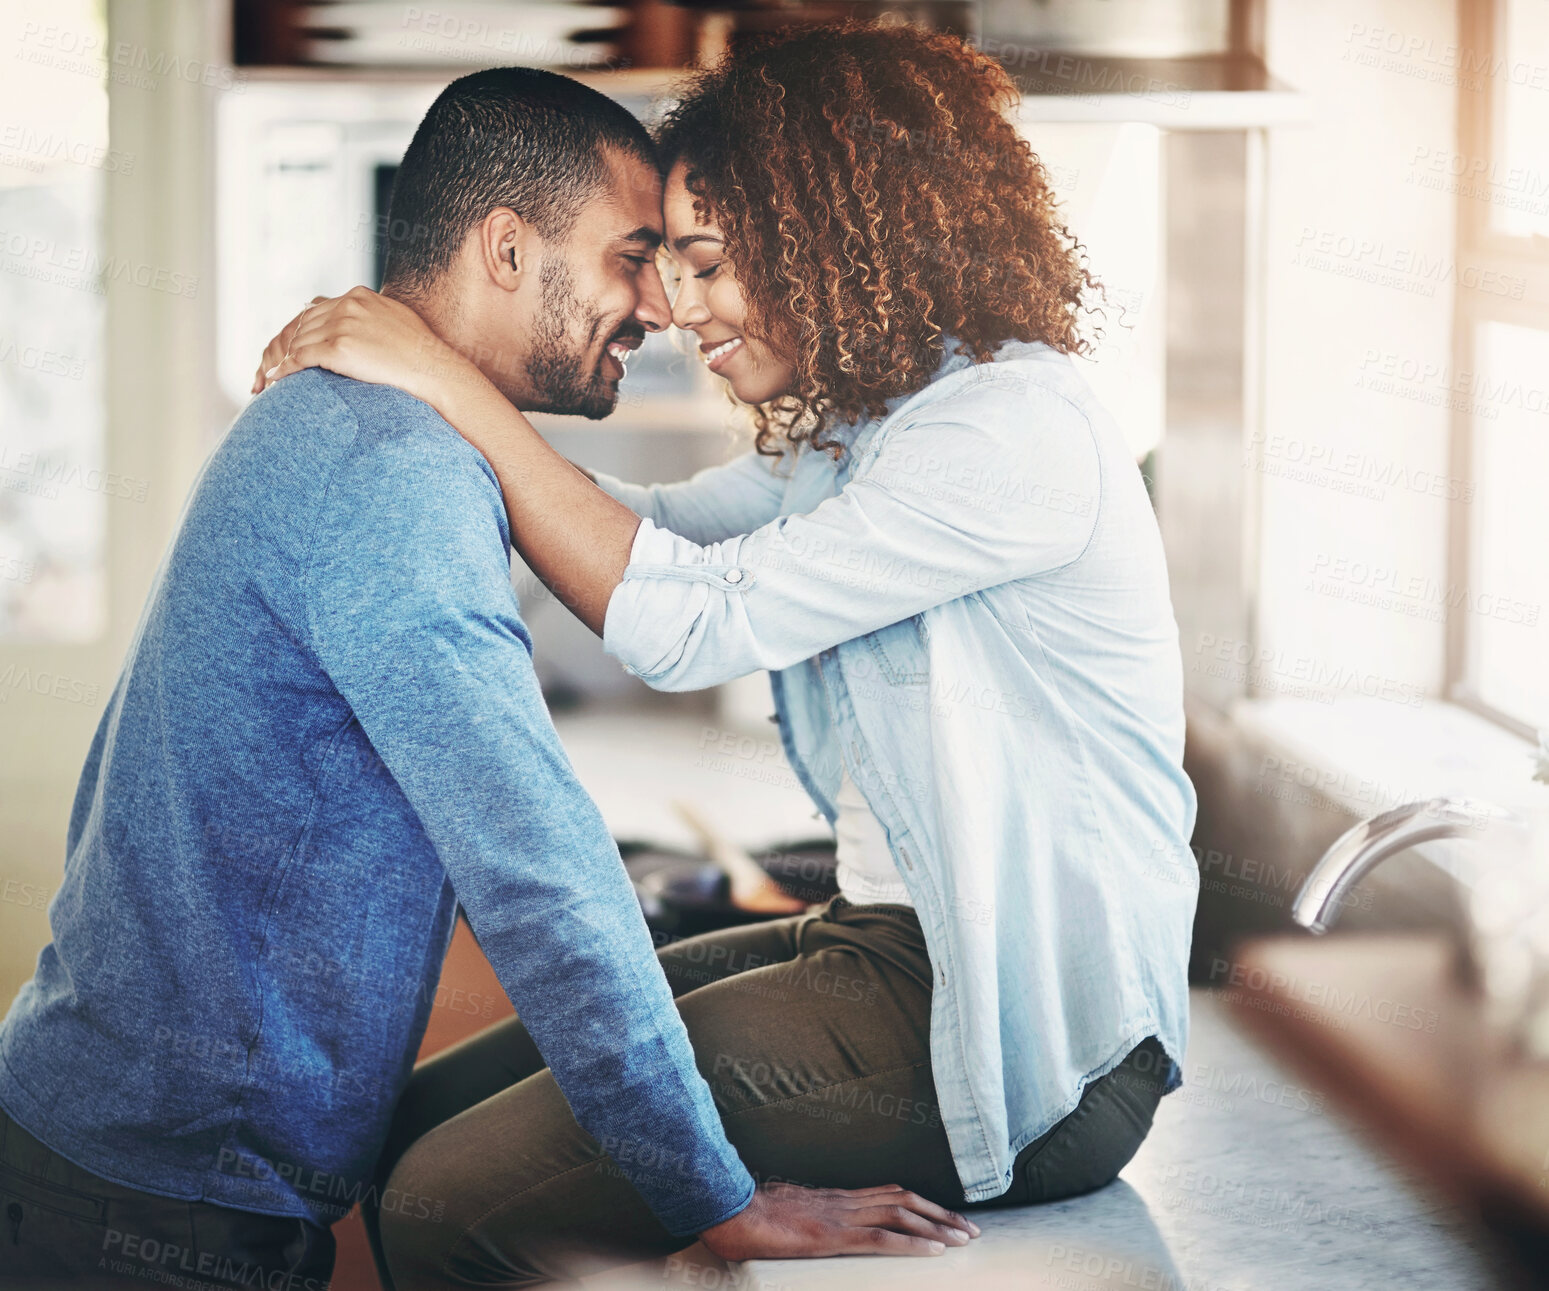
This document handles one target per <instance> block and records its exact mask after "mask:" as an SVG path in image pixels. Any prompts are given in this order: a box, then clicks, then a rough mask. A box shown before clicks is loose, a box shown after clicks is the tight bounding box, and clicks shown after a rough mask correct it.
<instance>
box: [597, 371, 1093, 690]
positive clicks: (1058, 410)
mask: <svg viewBox="0 0 1549 1291" xmlns="http://www.w3.org/2000/svg"><path fill="white" fill-rule="evenodd" d="M1019 394H1020V397H1019V398H1018V400H1017V410H1018V413H1019V414H1020V416H1019V419H1018V421H1017V422H1016V423H1015V425H1014V426H1013V425H1010V424H1008V422H1007V419H1006V418H1005V417H1004V416H1003V415H993V414H995V413H996V412H998V411H999V408H1000V407H1001V406H1003V405H1004V402H1005V392H1004V391H1000V390H993V389H979V390H971V391H969V392H967V393H965V394H964V395H963V396H962V397H961V398H960V399H958V400H956V401H954V402H953V403H952V404H950V405H944V406H942V405H938V406H936V407H933V408H931V409H929V410H928V412H926V413H923V414H922V415H920V416H918V417H916V418H914V419H912V420H906V421H904V423H903V424H900V425H898V426H896V427H895V428H893V429H892V430H891V431H890V433H889V434H888V435H887V436H886V437H885V438H884V439H883V440H882V441H881V442H880V444H878V445H877V446H876V448H875V451H872V452H867V451H866V449H865V447H864V446H862V447H861V448H860V449H859V450H858V451H857V452H856V458H857V461H856V464H855V466H854V469H853V473H852V475H851V478H850V480H849V482H848V483H846V484H845V485H844V486H843V487H842V488H841V489H840V490H839V492H838V493H837V494H836V495H835V496H833V497H830V498H827V499H825V500H824V501H822V502H820V503H819V504H818V505H817V506H815V507H814V508H813V509H812V510H811V511H810V512H807V513H805V514H798V515H784V516H780V517H779V518H777V519H776V520H774V521H772V522H771V523H769V524H766V525H764V526H763V527H761V528H759V529H757V530H755V531H754V532H752V533H749V534H745V535H738V536H736V537H731V538H727V539H724V540H722V541H716V542H704V543H701V542H696V541H694V540H693V539H692V538H691V537H689V536H687V535H685V534H682V533H679V532H676V531H674V530H672V528H671V526H670V525H669V524H667V523H666V520H667V517H665V516H664V517H663V519H662V520H656V519H653V518H652V517H651V516H650V515H647V516H646V517H645V519H643V520H642V522H641V525H640V528H639V530H638V531H637V532H636V535H635V540H634V544H633V546H632V548H631V551H630V559H629V564H628V566H627V567H626V569H625V571H624V578H623V581H622V582H621V583H620V584H619V585H618V587H617V588H616V589H615V590H614V593H613V596H612V598H611V599H610V601H609V604H608V611H607V615H606V618H605V621H604V633H603V641H604V645H605V647H606V648H607V650H608V652H609V653H610V654H613V655H614V656H615V657H617V658H618V659H620V660H621V661H622V662H623V663H624V664H625V666H626V667H628V668H629V669H630V670H631V671H633V672H635V673H637V674H638V675H639V676H640V677H642V678H643V679H644V680H646V681H647V682H649V683H650V684H651V685H652V686H654V687H656V688H657V689H660V690H696V689H699V688H702V687H705V686H713V685H717V684H719V683H721V682H725V681H729V680H732V679H733V678H736V677H741V676H744V675H746V674H747V673H750V672H754V671H757V670H758V669H761V668H767V669H770V670H772V671H778V670H780V669H784V668H788V667H790V666H792V665H793V664H796V663H799V662H800V661H802V660H803V659H807V658H810V657H812V656H813V655H816V654H819V653H820V652H822V651H824V650H826V649H829V648H830V647H832V646H835V645H837V644H839V643H840V642H843V641H849V640H852V639H854V638H856V637H861V636H864V635H866V634H867V633H870V632H873V631H876V630H877V629H879V628H884V627H887V626H888V625H890V624H893V623H898V622H900V621H902V620H904V619H908V618H910V617H912V616H914V615H916V614H919V613H921V612H922V611H925V610H928V609H930V608H932V607H933V606H936V605H940V604H943V603H944V602H947V601H952V600H955V599H957V598H959V597H962V596H967V595H969V594H970V593H973V592H976V591H978V590H980V589H982V588H986V587H993V586H996V585H999V584H1001V583H1006V582H1010V581H1012V580H1015V579H1021V578H1029V577H1034V576H1037V575H1039V574H1042V573H1045V572H1047V571H1049V570H1051V569H1055V568H1058V567H1059V566H1061V565H1064V564H1066V563H1068V562H1069V561H1072V560H1074V559H1075V558H1076V557H1077V556H1079V555H1080V553H1081V551H1082V549H1083V548H1084V547H1085V545H1086V543H1087V541H1088V539H1089V538H1090V536H1091V534H1092V531H1093V528H1094V526H1095V524H1096V518H1097V503H1098V498H1099V494H1100V489H1101V468H1100V465H1099V459H1098V454H1097V450H1096V446H1095V444H1094V442H1093V437H1092V431H1091V428H1090V426H1089V425H1088V424H1087V420H1086V418H1085V416H1084V415H1083V414H1082V413H1081V411H1080V410H1079V409H1078V408H1076V407H1075V406H1073V405H1071V404H1070V403H1068V402H1067V401H1065V400H1062V399H1061V398H1060V397H1058V396H1057V395H1053V394H1050V393H1048V392H1042V391H1036V390H1033V391H1023V392H1019ZM985 409H988V410H989V411H988V412H985V411H984V410H985ZM1021 417H1025V418H1026V420H1025V421H1023V420H1021ZM943 445H950V446H951V449H950V454H951V455H950V457H944V456H943V452H944V449H943ZM1008 463H1010V465H1009V467H1008ZM1008 473H1010V474H1012V475H1014V476H1020V477H1021V478H1020V479H1018V480H1017V481H1016V483H1017V485H1018V487H1017V488H1016V489H1015V490H1002V492H1001V494H1000V495H999V496H998V497H996V498H994V499H993V505H988V506H986V505H964V504H963V503H964V502H965V500H966V501H978V500H980V495H981V493H982V485H983V482H984V481H985V479H987V478H988V477H989V476H990V475H991V474H993V475H995V476H996V477H997V478H1000V479H1004V478H1005V477H1006V476H1007V474H1008Z"/></svg>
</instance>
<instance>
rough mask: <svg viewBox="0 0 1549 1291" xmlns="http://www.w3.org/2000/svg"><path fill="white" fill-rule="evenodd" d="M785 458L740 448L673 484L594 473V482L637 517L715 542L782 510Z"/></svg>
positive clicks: (692, 538) (698, 539) (748, 529)
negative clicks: (781, 472)
mask: <svg viewBox="0 0 1549 1291" xmlns="http://www.w3.org/2000/svg"><path fill="white" fill-rule="evenodd" d="M782 463H784V464H785V465H787V466H788V464H789V463H788V459H787V458H777V457H767V456H764V455H762V454H759V453H754V452H747V453H742V454H740V455H739V456H737V457H734V458H732V460H731V461H729V462H725V463H723V464H721V465H719V466H709V467H706V468H705V469H704V470H702V471H698V472H696V473H695V474H694V475H692V476H691V477H690V478H688V479H686V480H679V481H676V482H675V483H672V484H630V483H627V482H626V481H624V480H620V479H615V478H614V477H613V476H611V475H604V474H602V473H600V472H594V473H593V476H592V478H593V479H594V480H595V481H596V483H597V487H598V488H600V489H602V491H603V492H604V493H607V494H608V495H609V496H610V497H612V498H613V499H614V500H615V501H618V502H622V503H623V504H624V505H625V506H627V507H628V508H629V509H630V510H631V511H633V512H634V513H635V514H636V515H638V516H643V517H644V518H646V519H647V520H650V521H652V522H653V523H655V524H657V525H660V526H661V527H662V528H664V529H670V530H672V532H673V533H675V534H678V535H680V536H682V537H684V538H688V539H689V540H690V541H692V542H719V541H721V540H722V539H724V538H730V537H733V536H735V535H736V534H741V533H752V532H753V530H755V529H757V528H759V527H760V526H761V525H766V524H768V523H769V522H770V521H771V520H773V519H774V518H775V517H776V516H777V515H779V514H780V504H781V501H782V500H783V499H784V497H785V485H784V481H783V480H782V479H780V477H779V476H778V474H777V473H776V472H777V471H778V470H779V469H780V465H781V464H782Z"/></svg>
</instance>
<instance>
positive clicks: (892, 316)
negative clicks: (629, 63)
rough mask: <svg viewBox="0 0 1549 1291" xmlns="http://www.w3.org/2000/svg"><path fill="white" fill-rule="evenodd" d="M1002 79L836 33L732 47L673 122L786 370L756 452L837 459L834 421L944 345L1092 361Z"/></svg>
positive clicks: (1089, 283)
mask: <svg viewBox="0 0 1549 1291" xmlns="http://www.w3.org/2000/svg"><path fill="white" fill-rule="evenodd" d="M1017 98H1018V93H1017V89H1016V86H1015V84H1014V83H1013V82H1012V79H1011V77H1010V76H1009V75H1008V74H1007V73H1006V71H1005V69H1004V68H1002V67H1001V66H1000V65H999V64H998V63H996V62H995V61H994V60H993V59H991V58H989V57H987V56H986V55H984V54H982V53H980V52H979V51H977V50H975V49H972V48H970V47H969V46H967V45H965V44H964V43H963V42H962V41H961V40H960V39H958V38H957V37H955V36H948V35H943V34H939V33H931V32H926V31H922V30H919V29H917V28H914V27H905V26H882V25H879V24H875V23H855V22H845V23H834V24H824V25H822V26H815V27H809V28H805V29H800V30H798V31H796V32H794V33H788V34H781V35H777V36H774V37H768V38H764V39H761V40H756V41H750V42H749V43H747V44H745V45H738V46H737V47H736V48H735V49H734V50H733V51H732V52H731V53H730V54H729V55H727V57H726V58H724V59H723V60H722V61H721V62H720V63H718V64H717V65H716V66H714V67H713V68H711V69H709V70H708V71H705V72H701V73H699V74H697V75H696V76H695V77H694V78H693V79H692V80H690V82H689V83H688V85H687V86H686V87H685V89H684V90H683V92H682V94H681V96H680V98H679V99H678V101H677V102H676V104H675V105H674V106H672V107H671V108H670V109H669V111H668V112H667V114H666V116H665V117H664V119H663V121H662V123H661V125H660V127H659V128H658V130H657V143H658V147H659V150H660V153H661V159H662V163H663V165H664V166H666V167H668V168H670V167H671V166H673V165H674V164H675V163H677V162H678V161H680V160H681V161H683V162H684V163H685V164H686V166H687V169H688V187H689V191H690V192H691V193H692V194H693V195H694V198H695V208H696V210H697V212H698V214H699V216H700V218H701V219H707V220H713V221H714V222H716V223H718V224H719V225H720V227H721V230H722V233H723V234H724V236H725V237H726V240H727V246H728V255H729V256H730V258H731V260H732V262H733V264H734V266H735V272H736V277H737V281H738V284H739V285H740V287H741V289H742V292H743V295H744V297H745V299H746V306H747V320H746V325H747V330H748V332H749V333H750V334H751V335H753V336H755V337H757V338H758V339H760V340H762V341H764V342H765V343H766V344H768V345H769V346H770V348H771V349H772V350H773V351H774V352H775V353H777V354H779V355H780V356H781V357H782V358H784V359H786V361H788V362H791V363H792V364H793V365H794V367H795V379H794V381H793V383H792V387H791V389H790V391H789V392H788V393H786V394H784V395H782V396H781V397H780V398H778V399H775V400H773V401H772V402H770V403H768V404H766V405H764V406H763V407H761V408H759V409H758V410H757V414H756V415H757V426H758V438H757V444H758V450H759V452H761V453H765V454H768V455H771V456H776V455H778V454H779V453H780V452H781V451H782V449H783V448H784V446H785V445H786V444H791V445H797V446H799V445H801V444H803V443H808V444H810V445H811V446H812V447H814V448H817V449H826V450H829V451H831V452H833V453H834V454H835V456H838V455H839V453H840V452H842V445H841V444H839V443H838V442H837V441H832V440H827V439H825V436H824V431H825V427H827V426H828V425H829V424H831V422H832V421H834V420H839V421H843V422H847V423H848V422H853V421H857V420H859V419H861V418H862V417H863V416H866V417H878V416H881V415H882V414H883V412H884V411H885V407H884V405H885V404H886V402H887V401H888V400H889V399H892V398H894V397H895V396H898V395H907V394H912V393H913V392H914V391H916V390H919V389H921V388H922V387H923V386H924V385H925V384H926V383H927V382H929V381H930V379H931V378H932V377H933V376H934V375H935V373H936V370H937V368H938V366H939V365H940V362H941V359H942V353H943V347H944V344H945V340H944V338H945V337H948V336H950V337H954V338H956V340H957V341H958V342H959V352H960V353H966V354H970V355H972V357H973V361H974V362H976V363H983V362H986V361H987V360H988V359H989V358H990V357H991V355H992V354H993V353H994V351H995V349H996V347H997V346H998V345H999V344H1000V343H1001V342H1002V341H1006V340H1011V339H1015V340H1020V341H1042V342H1044V343H1045V344H1047V345H1049V346H1051V347H1052V348H1054V349H1056V350H1058V351H1060V352H1062V353H1072V352H1074V353H1085V352H1086V351H1087V349H1088V347H1089V344H1090V342H1089V341H1088V340H1087V339H1086V337H1084V336H1083V335H1082V334H1081V333H1080V331H1079V330H1078V321H1079V320H1078V313H1079V312H1080V311H1081V310H1082V308H1083V294H1084V293H1085V292H1086V291H1087V290H1088V289H1096V290H1099V291H1100V290H1101V288H1100V284H1098V283H1097V282H1096V280H1095V279H1093V277H1092V276H1091V274H1090V273H1089V272H1088V270H1087V268H1086V263H1085V256H1084V254H1083V251H1082V248H1081V246H1080V244H1079V243H1077V242H1076V240H1075V239H1074V238H1073V237H1072V236H1071V234H1070V233H1069V231H1068V230H1067V229H1066V228H1065V226H1064V225H1063V224H1062V223H1061V221H1060V217H1059V215H1058V213H1057V210H1056V206H1055V199H1054V195H1053V193H1052V192H1051V191H1050V188H1049V180H1048V176H1047V174H1046V173H1045V172H1044V168H1043V165H1042V163H1041V162H1040V161H1039V160H1038V158H1037V156H1036V155H1035V154H1034V153H1033V151H1032V149H1031V148H1030V147H1029V146H1028V144H1027V142H1026V140H1024V139H1022V138H1021V137H1020V136H1019V135H1018V134H1017V132H1016V129H1015V128H1014V126H1013V125H1012V124H1011V122H1010V121H1009V120H1008V119H1007V117H1006V116H1005V111H1006V110H1007V109H1008V108H1009V107H1010V106H1011V105H1012V104H1014V103H1015V102H1016V101H1017Z"/></svg>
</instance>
